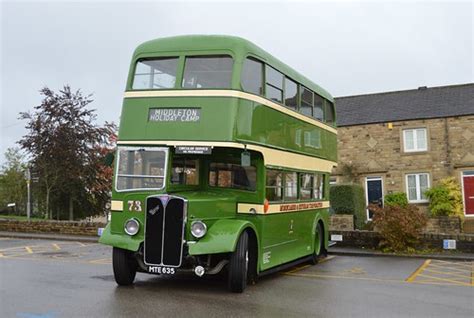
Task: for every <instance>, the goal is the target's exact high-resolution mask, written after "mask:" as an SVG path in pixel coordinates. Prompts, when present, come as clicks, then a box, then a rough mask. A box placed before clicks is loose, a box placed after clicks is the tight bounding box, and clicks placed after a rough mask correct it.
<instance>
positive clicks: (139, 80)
mask: <svg viewBox="0 0 474 318" xmlns="http://www.w3.org/2000/svg"><path fill="white" fill-rule="evenodd" d="M177 66H178V58H177V57H169V58H159V59H146V60H139V61H138V62H137V65H136V67H135V75H134V77H133V85H132V88H133V89H164V88H173V87H174V86H175V83H176V69H177Z"/></svg>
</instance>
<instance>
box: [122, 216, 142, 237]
mask: <svg viewBox="0 0 474 318" xmlns="http://www.w3.org/2000/svg"><path fill="white" fill-rule="evenodd" d="M123 229H124V231H125V233H127V234H128V235H131V236H133V235H135V234H137V233H138V230H140V223H138V221H137V220H136V219H129V220H127V221H126V222H125V225H124V227H123Z"/></svg>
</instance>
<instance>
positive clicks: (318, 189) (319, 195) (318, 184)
mask: <svg viewBox="0 0 474 318" xmlns="http://www.w3.org/2000/svg"><path fill="white" fill-rule="evenodd" d="M314 198H315V199H316V200H322V199H324V175H323V174H320V173H317V174H316V175H315V178H314Z"/></svg>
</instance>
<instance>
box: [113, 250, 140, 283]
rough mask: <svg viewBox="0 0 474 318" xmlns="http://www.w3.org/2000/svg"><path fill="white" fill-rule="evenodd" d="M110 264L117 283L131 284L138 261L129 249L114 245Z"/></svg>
mask: <svg viewBox="0 0 474 318" xmlns="http://www.w3.org/2000/svg"><path fill="white" fill-rule="evenodd" d="M112 264H113V268H114V277H115V281H116V282H117V284H119V285H123V286H126V285H131V284H133V281H134V280H135V275H136V274H137V267H138V263H137V260H136V259H135V258H134V257H133V253H132V252H131V251H128V250H124V249H121V248H118V247H114V250H113V254H112Z"/></svg>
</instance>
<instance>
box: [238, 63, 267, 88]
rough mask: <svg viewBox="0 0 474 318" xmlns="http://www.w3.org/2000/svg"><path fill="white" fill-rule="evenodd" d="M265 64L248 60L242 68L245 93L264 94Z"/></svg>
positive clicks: (242, 82)
mask: <svg viewBox="0 0 474 318" xmlns="http://www.w3.org/2000/svg"><path fill="white" fill-rule="evenodd" d="M262 82H263V63H261V62H259V61H256V60H254V59H252V58H247V59H245V61H244V65H243V67H242V75H241V84H242V88H243V89H244V91H246V92H249V93H252V94H257V95H262V94H263V83H262Z"/></svg>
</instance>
